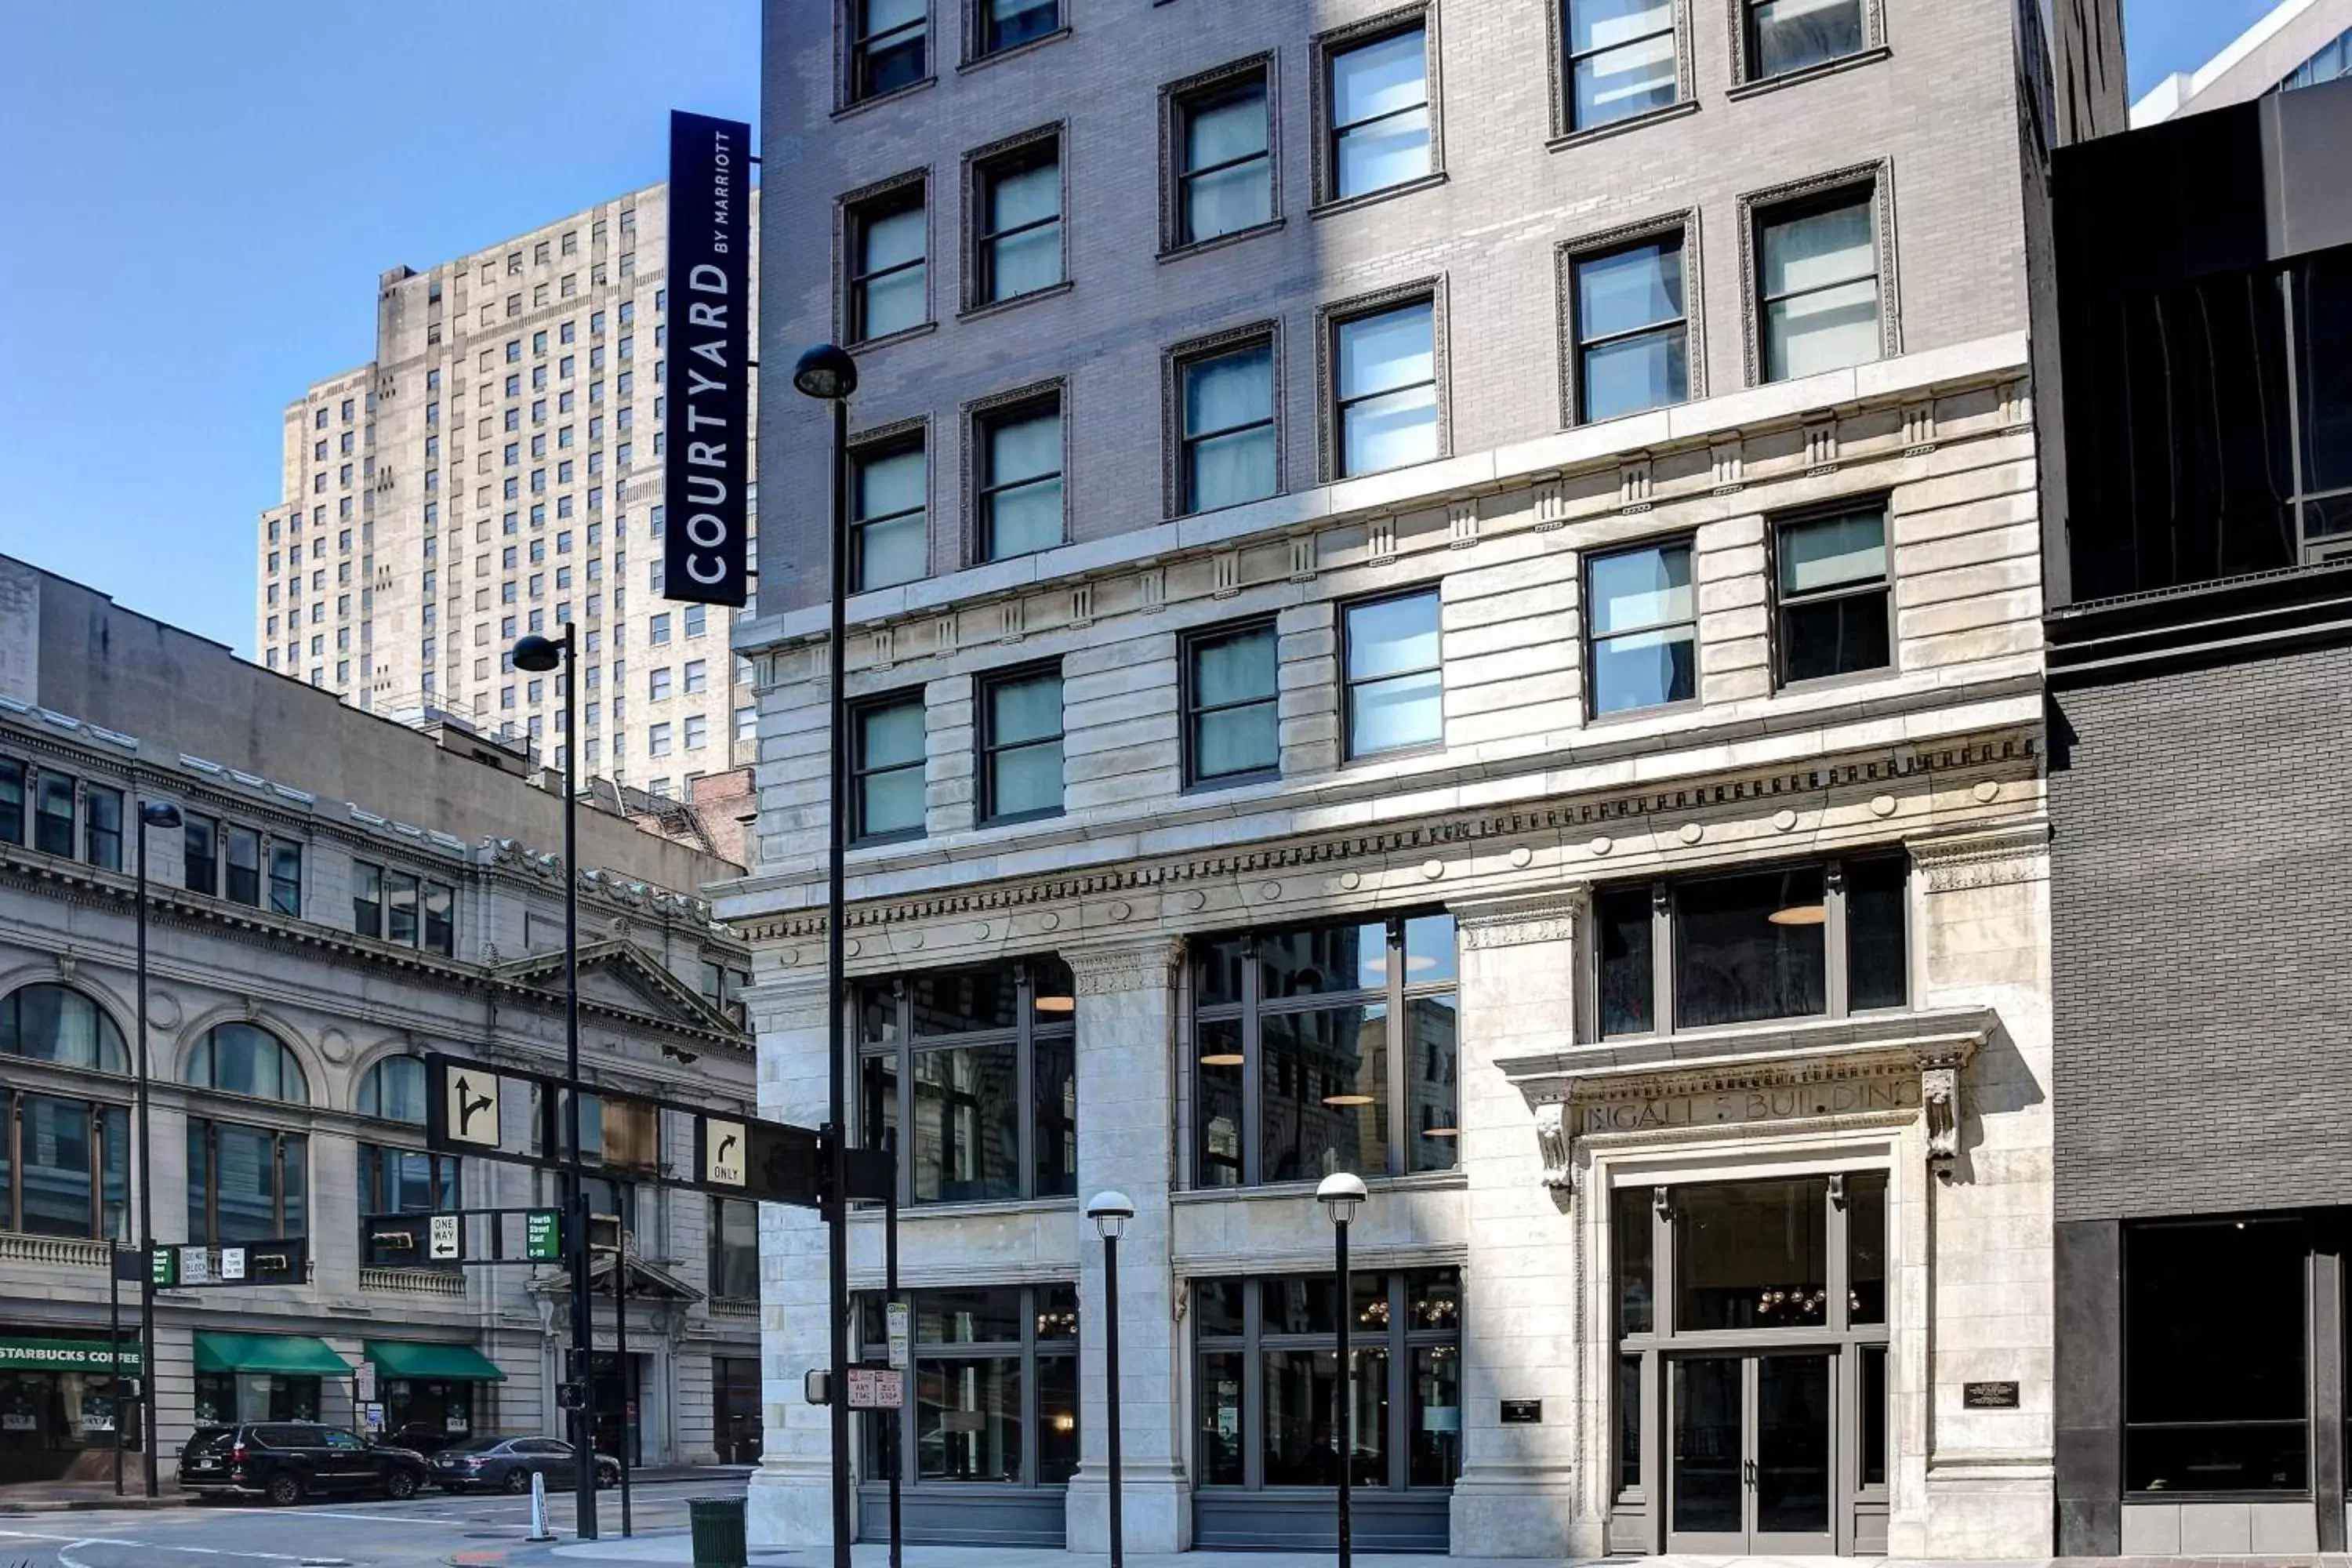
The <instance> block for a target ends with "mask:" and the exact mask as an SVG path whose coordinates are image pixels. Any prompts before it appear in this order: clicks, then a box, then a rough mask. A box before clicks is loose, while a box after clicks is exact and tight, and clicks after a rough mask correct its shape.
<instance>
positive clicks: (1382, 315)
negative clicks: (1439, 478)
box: [1329, 300, 1438, 479]
mask: <svg viewBox="0 0 2352 1568" xmlns="http://www.w3.org/2000/svg"><path fill="white" fill-rule="evenodd" d="M1331 337H1332V342H1331V347H1330V350H1329V352H1330V353H1331V356H1332V358H1333V360H1334V361H1335V362H1336V364H1337V368H1338V374H1337V375H1335V376H1334V377H1333V378H1332V394H1333V396H1334V398H1335V400H1336V405H1335V406H1334V408H1333V410H1332V427H1333V458H1334V459H1335V464H1334V466H1335V469H1336V473H1337V477H1339V478H1341V479H1345V478H1347V477H1349V475H1353V474H1371V473H1378V472H1380V471H1381V470H1382V469H1385V468H1402V467H1403V466H1404V465H1406V464H1408V463H1423V462H1427V461H1428V460H1429V459H1431V458H1434V457H1436V456H1437V455H1438V418H1437V416H1438V405H1437V353H1436V306H1435V303H1434V301H1433V300H1412V301H1411V302H1409V303H1406V304H1402V305H1397V306H1394V307H1391V308H1390V309H1387V310H1372V311H1367V312H1365V313H1363V314H1360V315H1348V316H1337V317H1334V318H1333V320H1332V323H1331Z"/></svg>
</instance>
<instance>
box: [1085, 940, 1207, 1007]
mask: <svg viewBox="0 0 2352 1568" xmlns="http://www.w3.org/2000/svg"><path fill="white" fill-rule="evenodd" d="M1183 955H1184V949H1183V944H1182V943H1181V942H1178V941H1176V940H1175V939H1174V938H1173V937H1167V936H1155V937H1152V938H1150V940H1148V941H1144V942H1122V943H1120V944H1118V946H1115V947H1073V948H1066V949H1065V950H1064V951H1063V952H1062V959H1063V962H1065V963H1067V964H1068V965H1069V966H1070V973H1071V974H1072V975H1074V976H1075V977H1076V982H1077V987H1078V994H1079V995H1081V996H1108V995H1109V994H1112V993H1114V992H1119V991H1155V992H1160V993H1163V994H1164V993H1165V992H1166V991H1167V989H1168V987H1169V985H1170V984H1171V983H1172V982H1173V979H1174V976H1175V973H1176V966H1177V965H1178V964H1179V963H1181V962H1182V961H1183Z"/></svg>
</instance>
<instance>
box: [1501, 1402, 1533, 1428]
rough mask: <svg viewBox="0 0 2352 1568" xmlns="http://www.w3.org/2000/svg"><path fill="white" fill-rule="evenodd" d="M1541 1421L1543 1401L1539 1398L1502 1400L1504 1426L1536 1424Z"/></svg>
mask: <svg viewBox="0 0 2352 1568" xmlns="http://www.w3.org/2000/svg"><path fill="white" fill-rule="evenodd" d="M1542 1423H1543V1401H1542V1400H1540V1399H1506V1400H1505V1401H1503V1425H1504V1426H1540V1425H1542Z"/></svg>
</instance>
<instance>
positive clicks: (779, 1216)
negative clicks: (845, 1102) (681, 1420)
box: [746, 940, 856, 1549]
mask: <svg viewBox="0 0 2352 1568" xmlns="http://www.w3.org/2000/svg"><path fill="white" fill-rule="evenodd" d="M801 957H802V959H803V962H804V963H805V962H810V961H813V962H814V966H815V968H816V970H817V971H818V973H816V974H815V975H814V976H812V977H810V978H809V979H802V978H799V977H797V976H796V977H795V980H794V982H793V983H792V984H775V983H771V984H762V985H758V986H754V987H753V988H752V989H751V991H750V992H749V993H747V994H746V1000H747V1001H748V1002H749V1003H750V1005H751V1017H752V1026H753V1028H754V1029H755V1030H756V1031H757V1033H758V1036H759V1041H760V1051H759V1075H760V1081H759V1108H760V1109H759V1114H760V1116H761V1120H763V1121H789V1122H793V1123H794V1124H795V1125H798V1126H802V1127H815V1126H818V1125H820V1124H822V1123H823V1122H824V1120H825V1112H826V1101H827V1100H828V1098H829V1089H828V1084H827V1079H826V1072H825V1064H826V1053H827V1052H828V1051H829V1050H830V1049H831V1048H832V1047H831V1044H830V1041H829V1039H828V1037H827V1030H826V1027H825V1026H826V1017H825V1003H824V978H823V973H822V972H823V967H824V944H823V942H822V941H821V940H818V941H813V942H809V943H808V944H806V945H805V946H804V947H803V950H802V952H801ZM811 979H813V980H814V984H811V983H810V980H811ZM827 1293H828V1292H827V1281H826V1267H825V1231H824V1219H823V1217H822V1216H821V1215H818V1213H817V1212H816V1211H815V1210H814V1209H800V1208H786V1207H784V1206H782V1205H779V1204H762V1205H761V1206H760V1405H761V1424H762V1429H763V1441H762V1447H761V1459H760V1468H758V1469H757V1470H755V1471H753V1472H752V1475H751V1491H750V1507H749V1522H750V1527H751V1542H752V1544H754V1545H756V1546H784V1547H800V1548H803V1549H807V1548H818V1547H829V1546H831V1545H832V1544H833V1447H832V1445H833V1435H832V1424H831V1417H832V1412H831V1411H829V1410H827V1409H825V1408H824V1406H822V1405H810V1404H807V1403H806V1402H805V1401H804V1400H803V1396H802V1386H803V1385H802V1377H803V1373H806V1372H807V1371H808V1369H809V1368H811V1367H822V1366H825V1365H828V1364H829V1361H830V1357H831V1353H832V1350H831V1346H830V1344H829V1342H828V1335H827V1323H828V1319H827V1318H826V1316H825V1314H826V1312H827V1310H829V1309H828V1307H827V1304H826V1297H827ZM851 1517H852V1519H853V1520H854V1519H855V1518H856V1512H855V1510H854V1509H853V1510H852V1514H851Z"/></svg>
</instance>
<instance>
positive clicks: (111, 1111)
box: [0, 1089, 131, 1408]
mask: <svg viewBox="0 0 2352 1568" xmlns="http://www.w3.org/2000/svg"><path fill="white" fill-rule="evenodd" d="M0 1116H5V1117H7V1118H8V1121H6V1123H5V1124H0V1132H5V1131H9V1130H13V1131H14V1133H15V1137H16V1143H15V1147H14V1150H13V1155H14V1157H13V1158H7V1159H0V1226H5V1227H6V1228H7V1229H9V1230H11V1231H15V1232H16V1233H17V1234H19V1235H25V1236H57V1237H74V1238H76V1239H81V1240H90V1239H109V1238H110V1239H112V1240H115V1241H118V1242H120V1241H127V1240H129V1239H130V1236H131V1225H130V1208H131V1205H130V1201H129V1194H128V1183H129V1174H130V1169H131V1113H130V1111H129V1110H126V1109H125V1108H123V1107H121V1106H119V1105H96V1104H92V1103H90V1102H89V1101H87V1100H67V1099H62V1098H59V1097H58V1096H54V1095H47V1094H28V1093H25V1092H23V1091H21V1090H19V1091H13V1092H12V1091H9V1090H5V1089H0ZM7 1142H8V1141H7V1140H6V1139H5V1138H0V1149H5V1146H6V1144H7ZM19 1408H22V1406H21V1405H20V1406H19Z"/></svg>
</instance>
